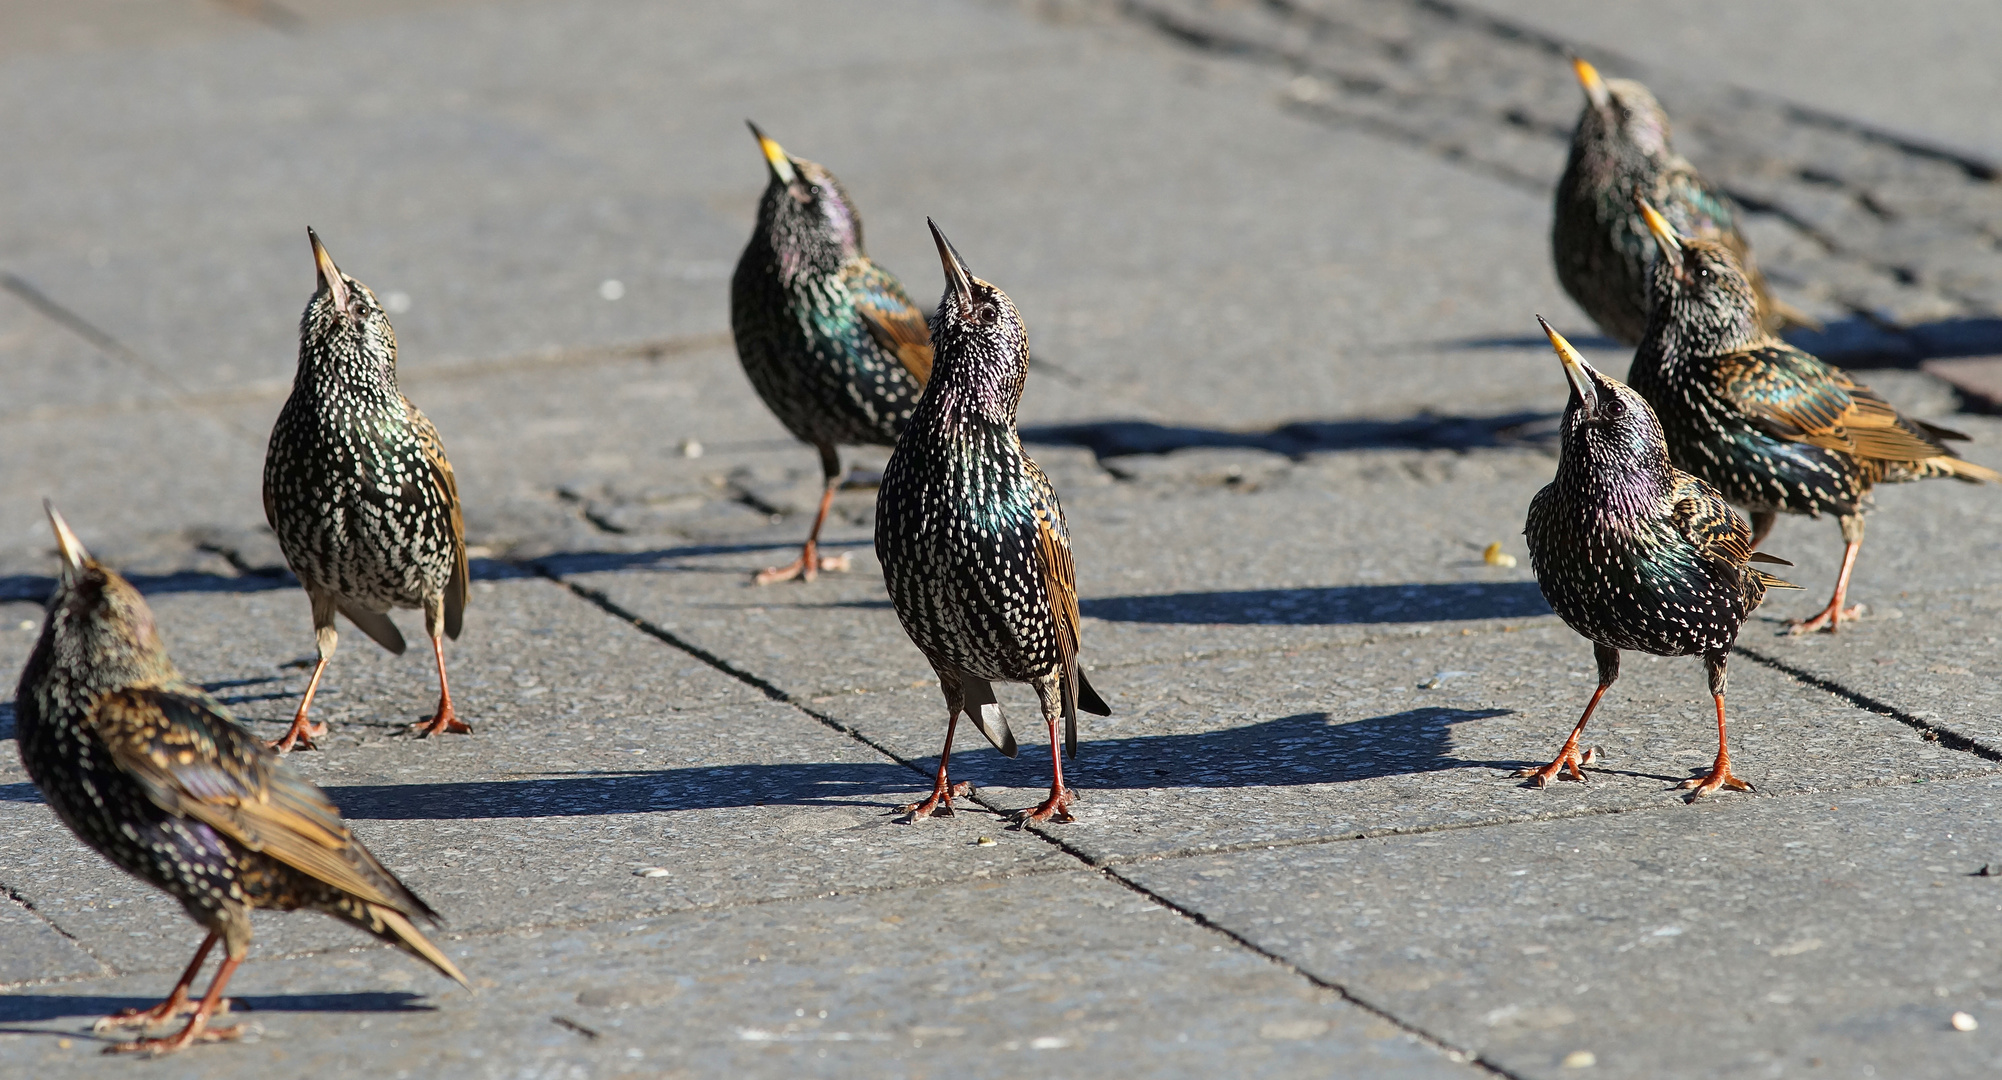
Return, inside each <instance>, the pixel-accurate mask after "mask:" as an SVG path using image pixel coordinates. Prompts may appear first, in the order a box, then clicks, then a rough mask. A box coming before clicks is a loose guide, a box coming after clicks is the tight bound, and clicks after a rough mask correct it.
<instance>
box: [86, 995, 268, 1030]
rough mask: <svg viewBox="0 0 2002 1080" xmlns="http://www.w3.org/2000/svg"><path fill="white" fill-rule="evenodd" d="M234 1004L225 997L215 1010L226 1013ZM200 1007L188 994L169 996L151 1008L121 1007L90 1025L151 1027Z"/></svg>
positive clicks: (99, 1028)
mask: <svg viewBox="0 0 2002 1080" xmlns="http://www.w3.org/2000/svg"><path fill="white" fill-rule="evenodd" d="M232 1004H233V1000H232V999H230V998H224V999H222V1001H221V1002H220V1003H219V1004H218V1005H217V1006H216V1010H215V1011H216V1012H217V1013H218V1014H221V1013H226V1012H228V1011H229V1010H230V1006H231V1005H232ZM200 1007H201V1002H199V1001H191V1000H189V999H188V998H187V997H186V996H182V997H180V998H168V999H167V1000H165V1001H163V1002H161V1003H159V1004H158V1005H155V1006H153V1007H152V1008H150V1009H120V1010H119V1011H117V1012H115V1013H112V1014H111V1015H110V1016H100V1017H98V1019H97V1022H96V1023H94V1024H92V1025H90V1030H92V1031H95V1032H100V1033H102V1032H106V1031H118V1030H120V1029H122V1028H142V1029H143V1028H149V1027H152V1026H153V1025H154V1024H163V1023H166V1022H167V1021H169V1020H172V1019H174V1018H176V1017H179V1016H185V1015H187V1014H188V1013H191V1012H194V1011H195V1010H196V1009H198V1008H200Z"/></svg>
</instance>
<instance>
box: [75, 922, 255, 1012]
mask: <svg viewBox="0 0 2002 1080" xmlns="http://www.w3.org/2000/svg"><path fill="white" fill-rule="evenodd" d="M221 937H222V935H220V934H217V933H216V932H215V931H213V930H211V931H209V936H208V937H206V938H203V939H202V947H201V948H199V949H196V950H195V958H194V959H193V960H190V961H189V962H188V970H186V971H183V972H182V973H181V981H180V982H177V983H175V984H174V992H173V993H171V994H168V995H167V1000H165V1001H163V1002H161V1003H159V1004H158V1005H155V1006H153V1007H152V1008H150V1009H125V1010H123V1011H120V1012H115V1013H112V1014H111V1015H110V1016H107V1017H104V1018H103V1019H101V1020H99V1021H98V1022H97V1023H95V1024H92V1025H91V1028H90V1029H91V1030H92V1031H110V1030H113V1029H115V1028H123V1027H136V1028H147V1027H151V1026H152V1025H154V1024H157V1023H159V1022H160V1021H162V1020H171V1019H173V1018H174V1017H176V1016H179V1015H181V1014H182V1013H184V1012H186V1011H188V987H190V986H192V985H194V982H195V976H196V975H199V974H201V971H202V964H204V963H205V962H207V961H208V958H209V950H210V949H213V948H215V943H216V942H217V941H219V940H221ZM228 1008H229V1006H228V1004H227V1003H225V1004H224V1006H223V1009H224V1011H228Z"/></svg>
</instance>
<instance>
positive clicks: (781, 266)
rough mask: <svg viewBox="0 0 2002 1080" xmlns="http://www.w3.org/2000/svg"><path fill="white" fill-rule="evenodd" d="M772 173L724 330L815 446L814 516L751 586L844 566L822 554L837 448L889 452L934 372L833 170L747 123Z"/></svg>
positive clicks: (926, 346) (904, 302)
mask: <svg viewBox="0 0 2002 1080" xmlns="http://www.w3.org/2000/svg"><path fill="white" fill-rule="evenodd" d="M750 127H751V134H752V135H754V136H756V137H757V140H758V147H759V149H761V150H762V151H763V152H764V155H765V164H766V165H767V166H768V173H769V176H768V179H767V180H766V183H765V192H764V195H763V196H762V197H760V198H759V200H758V224H757V227H756V228H754V229H753V230H752V231H751V242H750V243H749V244H748V245H746V246H745V247H744V254H743V256H742V257H741V258H739V259H738V260H737V272H736V274H735V275H734V276H732V277H731V279H730V329H731V332H732V333H733V335H734V336H735V338H736V342H737V358H738V359H739V360H741V361H742V362H743V365H744V374H745V375H747V376H749V377H750V380H751V387H752V389H754V390H756V391H757V392H758V396H759V397H760V398H763V399H764V402H765V405H766V407H767V408H769V409H771V410H772V415H774V416H776V417H778V419H779V423H781V424H784V425H785V427H786V430H787V431H790V432H792V434H793V436H794V437H795V438H797V439H799V440H800V441H801V442H804V443H807V444H808V445H810V446H812V447H813V448H814V449H816V450H819V451H820V467H821V475H822V487H821V494H820V509H819V510H818V511H817V512H816V513H815V514H814V517H813V528H812V529H811V530H809V531H808V532H807V534H806V544H805V546H804V547H802V548H801V549H800V554H799V558H797V559H795V560H793V561H792V562H791V563H790V564H788V565H785V566H779V567H773V568H771V569H768V570H764V571H761V572H760V573H759V574H757V576H756V577H754V578H752V581H753V582H754V583H756V584H759V585H769V584H771V583H773V582H776V581H791V580H795V579H797V580H800V581H812V580H813V579H814V576H815V575H816V574H818V573H820V572H821V571H824V570H846V569H848V556H847V555H846V554H842V555H837V556H823V555H821V554H820V529H821V526H822V524H824V523H825V522H826V520H827V511H828V507H830V506H831V505H832V504H833V502H834V492H835V489H836V488H838V487H839V486H840V484H841V476H842V472H841V451H840V448H841V447H843V446H891V445H894V444H895V443H896V441H897V433H898V432H900V431H902V430H903V427H904V422H905V420H907V419H908V418H909V417H910V415H911V409H912V407H913V406H915V405H916V404H917V400H918V395H919V394H921V393H923V391H924V385H925V379H926V377H927V376H929V375H930V373H931V366H932V346H931V330H930V328H929V327H928V326H926V325H925V317H924V312H922V311H920V310H919V309H918V306H917V305H916V304H914V303H912V302H911V298H910V297H909V296H908V295H906V294H905V293H904V287H903V285H902V284H900V283H899V282H898V281H897V278H896V276H895V275H893V274H891V273H890V272H889V271H888V270H885V269H883V268H882V267H880V266H877V265H876V264H875V263H874V262H871V261H870V259H869V256H868V255H867V254H866V253H864V252H863V250H862V218H861V215H859V214H858V213H857V212H856V210H855V204H854V203H853V202H852V201H851V200H850V199H849V198H848V193H847V192H846V191H844V190H842V187H841V184H840V182H839V181H837V180H835V179H834V176H833V174H832V173H829V172H828V171H827V170H826V169H823V168H821V167H820V166H819V165H816V164H814V163H813V162H811V161H807V160H804V159H802V158H796V157H792V156H790V155H788V154H787V153H786V152H785V151H784V150H783V149H781V148H780V147H779V144H778V143H776V142H773V141H772V140H771V139H769V138H766V137H765V134H764V132H762V131H759V130H758V126H757V125H756V124H752V125H750Z"/></svg>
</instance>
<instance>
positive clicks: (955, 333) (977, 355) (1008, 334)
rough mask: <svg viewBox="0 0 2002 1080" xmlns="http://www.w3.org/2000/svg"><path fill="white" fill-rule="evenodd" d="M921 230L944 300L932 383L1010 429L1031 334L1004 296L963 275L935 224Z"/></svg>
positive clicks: (936, 327)
mask: <svg viewBox="0 0 2002 1080" xmlns="http://www.w3.org/2000/svg"><path fill="white" fill-rule="evenodd" d="M925 224H927V225H929V226H931V237H932V242H933V243H935V244H937V245H938V260H939V264H940V266H941V267H942V268H943V269H944V270H945V294H944V295H942V296H940V297H939V301H938V314H937V315H935V316H934V317H933V318H932V324H931V340H932V348H933V349H934V350H935V352H936V355H937V360H936V361H935V363H934V366H933V368H932V381H933V382H934V383H935V382H939V381H941V380H944V381H947V382H949V383H953V384H956V385H959V386H962V387H965V388H967V389H968V390H970V391H971V392H972V394H973V398H974V400H975V401H976V402H977V403H978V404H979V407H980V408H981V410H982V412H984V413H986V414H988V415H989V417H990V418H991V419H995V420H999V421H1005V422H1007V423H1011V424H1012V423H1014V421H1015V409H1016V407H1017V406H1018V405H1020V404H1021V402H1022V385H1023V383H1024V382H1025V381H1026V380H1027V379H1028V376H1029V328H1028V327H1027V326H1026V325H1025V324H1024V323H1023V322H1022V314H1021V312H1019V311H1016V310H1015V302H1014V301H1012V300H1010V299H1008V294H1007V293H1004V292H1002V291H1001V290H1000V289H998V288H996V287H995V286H993V285H990V284H988V283H987V282H985V281H982V280H980V279H979V278H977V277H974V276H973V274H972V273H971V272H970V271H968V270H967V268H966V262H965V260H963V259H961V258H960V257H959V251H958V249H957V248H954V247H953V246H952V241H950V240H947V239H946V238H945V233H944V232H943V231H941V230H940V229H939V227H938V223H937V222H935V221H933V220H932V219H930V218H926V219H925ZM927 385H929V384H927Z"/></svg>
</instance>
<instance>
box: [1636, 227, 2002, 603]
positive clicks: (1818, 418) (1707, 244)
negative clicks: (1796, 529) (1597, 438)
mask: <svg viewBox="0 0 2002 1080" xmlns="http://www.w3.org/2000/svg"><path fill="white" fill-rule="evenodd" d="M1638 210H1639V212H1640V213H1641V215H1642V217H1643V219H1644V220H1645V221H1646V222H1647V226H1648V229H1649V232H1650V233H1651V234H1652V239H1653V241H1654V242H1655V243H1656V244H1657V245H1658V247H1659V250H1660V254H1659V255H1658V256H1657V258H1656V261H1655V267H1654V273H1653V281H1652V289H1653V301H1652V304H1653V308H1654V311H1653V315H1652V317H1651V318H1650V320H1649V322H1648V329H1647V334H1646V335H1645V336H1644V337H1643V338H1642V340H1641V345H1640V348H1639V349H1638V350H1637V351H1636V352H1635V353H1634V362H1633V368H1632V370H1630V371H1629V372H1628V373H1627V378H1628V379H1629V380H1630V381H1631V382H1632V383H1633V387H1634V389H1635V390H1636V391H1638V392H1639V393H1640V395H1641V396H1642V397H1644V398H1646V399H1647V400H1648V402H1649V403H1650V404H1652V405H1653V406H1654V410H1655V412H1656V414H1658V415H1659V416H1660V417H1661V425H1662V429H1663V431H1664V432H1665V433H1666V435H1667V439H1668V453H1669V457H1670V458H1671V459H1672V460H1673V461H1674V462H1675V463H1676V465H1677V466H1679V467H1681V468H1684V469H1688V470H1689V471H1690V472H1692V473H1695V474H1696V475H1697V476H1700V477H1702V478H1703V479H1704V480H1706V481H1708V482H1709V483H1710V484H1711V485H1713V486H1715V487H1716V488H1717V489H1718V490H1719V491H1721V492H1723V493H1724V497H1725V498H1727V499H1729V500H1731V501H1732V502H1733V503H1735V504H1737V505H1738V506H1741V507H1743V508H1745V509H1746V510H1747V511H1748V512H1749V513H1750V514H1751V515H1752V542H1753V544H1754V545H1755V546H1756V545H1757V544H1758V543H1759V542H1761V541H1763V540H1764V539H1765V538H1766V535H1767V534H1768V533H1770V532H1771V531H1772V528H1773V523H1774V522H1775V521H1776V520H1777V519H1778V517H1779V515H1780V514H1783V513H1785V514H1806V515H1808V516H1809V517H1820V516H1821V515H1822V514H1824V513H1829V514H1834V515H1835V516H1836V518H1837V520H1839V521H1840V522H1841V525H1842V540H1843V549H1842V567H1841V569H1840V570H1838V571H1837V572H1836V578H1835V592H1834V595H1833V596H1831V597H1830V598H1829V601H1828V605H1827V606H1826V607H1824V608H1822V610H1821V611H1820V612H1819V613H1817V614H1815V615H1813V616H1811V617H1809V618H1807V619H1803V620H1800V621H1798V622H1796V623H1794V624H1793V626H1792V630H1793V632H1794V633H1807V632H1809V631H1813V630H1827V631H1830V632H1831V633H1832V632H1834V631H1835V629H1836V628H1837V627H1839V626H1840V625H1841V624H1842V623H1843V622H1844V621H1845V620H1853V619H1855V618H1857V617H1858V616H1859V615H1860V614H1861V610H1860V608H1859V607H1848V606H1845V603H1846V600H1847V597H1848V594H1849V576H1850V573H1851V571H1853V570H1854V569H1855V567H1856V554H1857V551H1858V550H1859V549H1861V547H1862V546H1863V514H1864V511H1865V510H1866V509H1867V508H1868V505H1869V497H1870V491H1871V489H1872V488H1873V487H1875V486H1876V485H1878V484H1885V483H1897V482H1901V481H1906V480H1921V479H1925V478H1928V477H1937V476H1950V477H1953V478H1954V479H1956V480H1963V481H1968V482H1971V483H1980V482H1982V481H1998V480H2002V474H1997V473H1996V472H1995V470H1993V469H1989V468H1985V467H1983V466H1980V465H1976V464H1975V463H1973V462H1971V461H1966V460H1963V459H1962V458H1960V457H1959V456H1958V455H1956V454H1955V453H1954V452H1953V451H1951V450H1949V449H1947V447H1946V441H1947V440H1951V439H1966V438H1967V436H1965V435H1962V434H1961V433H1959V432H1957V431H1952V430H1949V429H1947V428H1943V427H1939V426H1937V425H1934V424H1928V423H1926V422H1925V421H1923V420H1914V419H1912V418H1910V417H1907V416H1904V415H1902V414H1901V413H1899V412H1898V410H1896V409H1894V408H1892V407H1891V405H1890V404H1889V403H1888V402H1886V401H1885V400H1884V399H1883V398H1881V397H1879V396H1878V395H1877V393H1876V392H1875V391H1873V390H1871V389H1870V388H1869V387H1867V386H1865V385H1863V384H1862V383H1859V382H1857V381H1856V380H1855V379H1854V378H1852V377H1851V376H1850V374H1849V373H1848V372H1846V371H1843V370H1842V369H1840V368H1837V367H1833V366H1831V365H1829V364H1826V363H1824V362H1822V361H1821V360H1820V359H1818V358H1816V357H1814V356H1812V355H1810V354H1809V353H1806V352H1803V351H1802V350H1800V349H1798V348H1795V347H1794V346H1792V345H1789V344H1787V343H1786V342H1784V341H1782V340H1780V339H1779V338H1777V337H1775V336H1773V335H1772V334H1770V333H1768V332H1767V331H1766V330H1765V328H1764V324H1763V322H1762V321H1761V318H1760V315H1759V310H1758V298H1757V293H1756V291H1755V290H1754V289H1753V287H1752V283H1751V280H1750V279H1749V278H1747V277H1746V276H1745V270H1744V266H1743V265H1742V264H1741V263H1739V261H1738V257H1737V254H1736V253H1735V252H1733V251H1732V250H1731V248H1730V246H1729V245H1728V244H1724V243H1722V242H1719V241H1716V240H1706V239H1702V238H1700V237H1692V236H1686V235H1684V234H1682V233H1681V232H1679V231H1678V230H1677V229H1676V228H1675V226H1674V225H1673V224H1672V223H1671V222H1670V221H1669V220H1668V219H1667V217H1666V216H1665V215H1663V214H1661V213H1659V212H1657V210H1656V208H1655V207H1653V206H1651V205H1649V204H1647V203H1645V202H1643V203H1641V204H1639V207H1638Z"/></svg>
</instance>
